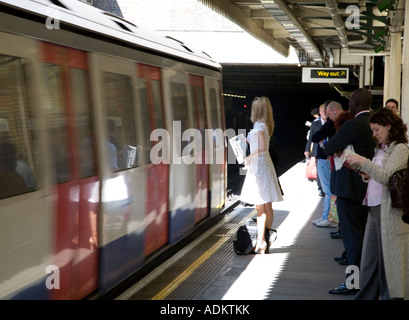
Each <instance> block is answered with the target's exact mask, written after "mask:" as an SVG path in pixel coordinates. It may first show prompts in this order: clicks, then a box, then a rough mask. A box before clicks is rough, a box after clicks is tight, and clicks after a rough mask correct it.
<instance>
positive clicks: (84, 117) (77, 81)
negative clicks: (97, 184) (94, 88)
mask: <svg viewBox="0 0 409 320" xmlns="http://www.w3.org/2000/svg"><path fill="white" fill-rule="evenodd" d="M70 76H71V77H70V78H71V94H72V97H73V103H74V108H75V116H76V119H75V126H76V132H77V137H76V138H77V139H78V141H77V145H78V146H79V150H78V151H79V152H78V155H79V156H78V168H79V176H80V178H86V177H91V176H94V175H95V174H96V168H95V157H94V154H95V153H94V147H95V146H94V138H93V137H94V136H93V132H92V128H93V126H92V117H91V107H90V105H89V101H90V100H89V93H88V87H87V75H86V71H85V70H83V69H76V68H71V69H70Z"/></svg>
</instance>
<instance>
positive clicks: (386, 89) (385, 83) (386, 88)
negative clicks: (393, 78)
mask: <svg viewBox="0 0 409 320" xmlns="http://www.w3.org/2000/svg"><path fill="white" fill-rule="evenodd" d="M390 68H391V57H390V56H385V67H384V69H385V70H384V79H383V107H384V106H385V104H386V100H388V99H389V98H388V97H389V81H390V73H389V71H390Z"/></svg>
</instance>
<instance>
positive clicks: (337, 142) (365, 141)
mask: <svg viewBox="0 0 409 320" xmlns="http://www.w3.org/2000/svg"><path fill="white" fill-rule="evenodd" d="M370 116H371V114H370V112H364V113H361V114H359V115H357V116H356V117H355V118H353V119H351V120H349V121H347V122H345V123H344V124H343V125H342V127H341V128H340V129H339V130H338V132H337V133H336V134H335V135H334V136H333V137H332V138H331V139H329V140H328V142H327V144H326V145H325V153H326V154H327V155H329V156H332V155H334V154H335V153H336V152H338V151H342V150H344V149H345V148H346V147H347V146H348V145H352V146H353V147H354V150H355V152H356V153H358V154H360V155H361V156H364V157H366V158H368V159H372V157H373V155H374V150H375V146H376V142H375V139H374V138H373V136H372V130H371V128H370V126H369V118H370ZM366 189H367V184H366V183H365V182H363V181H362V177H361V176H360V175H359V174H358V173H357V172H356V171H354V170H351V169H349V168H347V167H342V168H341V169H340V170H335V168H333V170H332V174H331V192H332V193H333V194H335V195H337V196H339V197H343V198H347V199H351V200H354V201H356V202H360V203H362V201H363V199H364V197H365V195H366Z"/></svg>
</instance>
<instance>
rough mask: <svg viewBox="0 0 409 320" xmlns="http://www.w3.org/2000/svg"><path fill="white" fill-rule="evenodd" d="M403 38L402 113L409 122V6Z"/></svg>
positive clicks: (406, 9)
mask: <svg viewBox="0 0 409 320" xmlns="http://www.w3.org/2000/svg"><path fill="white" fill-rule="evenodd" d="M403 34H404V39H403V61H402V62H403V71H402V102H401V104H400V114H401V117H402V119H403V122H404V123H406V124H408V123H409V6H408V5H407V2H406V6H405V25H404V30H403Z"/></svg>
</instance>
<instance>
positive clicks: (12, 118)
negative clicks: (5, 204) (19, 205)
mask: <svg viewBox="0 0 409 320" xmlns="http://www.w3.org/2000/svg"><path fill="white" fill-rule="evenodd" d="M30 74H31V65H30V64H29V62H28V61H27V60H26V59H22V58H18V57H11V56H5V55H0V199H1V198H6V197H10V196H15V195H19V194H22V193H26V192H30V191H33V190H36V189H37V187H38V180H37V170H38V162H37V161H38V159H37V156H38V149H37V141H36V137H37V134H36V132H35V129H36V119H35V118H34V114H33V110H32V105H31V104H30V101H31V99H32V97H31V96H30V90H29V89H30V78H29V75H30Z"/></svg>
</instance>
